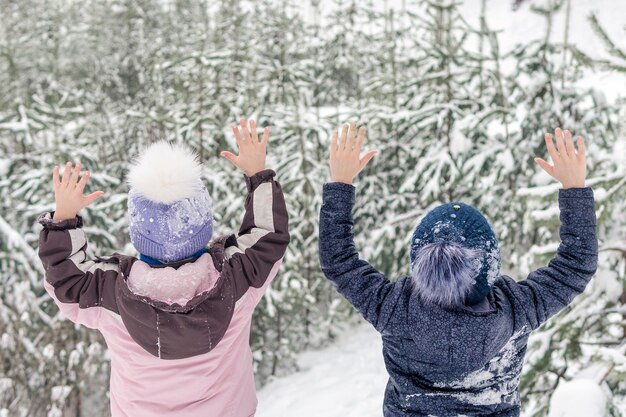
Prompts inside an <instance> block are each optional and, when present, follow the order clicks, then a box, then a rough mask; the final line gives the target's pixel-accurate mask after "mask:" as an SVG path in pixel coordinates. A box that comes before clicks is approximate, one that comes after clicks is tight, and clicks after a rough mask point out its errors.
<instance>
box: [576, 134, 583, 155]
mask: <svg viewBox="0 0 626 417" xmlns="http://www.w3.org/2000/svg"><path fill="white" fill-rule="evenodd" d="M576 144H577V145H578V157H579V158H584V157H585V140H584V139H583V137H582V136H577V137H576Z"/></svg>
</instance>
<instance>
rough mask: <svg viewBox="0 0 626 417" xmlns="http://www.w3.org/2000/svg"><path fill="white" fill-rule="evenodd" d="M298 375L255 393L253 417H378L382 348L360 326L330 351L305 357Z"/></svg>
mask: <svg viewBox="0 0 626 417" xmlns="http://www.w3.org/2000/svg"><path fill="white" fill-rule="evenodd" d="M298 363H299V365H300V367H301V371H300V372H297V373H295V374H292V375H289V376H286V377H282V378H277V379H276V380H274V381H273V382H271V383H269V384H268V385H266V386H265V387H263V388H262V389H261V390H260V391H259V393H258V398H259V406H258V412H257V417H292V416H298V417H320V416H323V417H380V416H381V415H382V403H383V393H384V390H385V385H386V383H387V372H386V371H385V365H384V363H383V357H382V342H381V339H380V336H379V335H378V333H376V331H375V330H374V328H373V327H372V326H370V325H369V324H367V323H363V324H360V325H358V326H357V327H355V328H354V329H350V330H349V331H348V332H346V334H343V335H342V336H341V337H340V338H339V340H338V341H337V342H336V343H335V344H333V345H332V346H330V347H328V348H326V349H323V350H319V351H311V352H305V353H303V354H302V355H300V359H299V360H298Z"/></svg>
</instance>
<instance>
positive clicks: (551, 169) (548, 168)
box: [535, 158, 554, 177]
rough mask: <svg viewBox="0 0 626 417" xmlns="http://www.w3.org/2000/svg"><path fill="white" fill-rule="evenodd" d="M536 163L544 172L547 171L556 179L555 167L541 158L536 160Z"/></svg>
mask: <svg viewBox="0 0 626 417" xmlns="http://www.w3.org/2000/svg"><path fill="white" fill-rule="evenodd" d="M535 162H536V163H537V165H539V166H540V167H541V168H542V169H543V170H544V171H546V172H547V173H548V174H550V175H551V176H553V177H554V167H553V166H552V165H550V164H549V163H547V162H546V161H544V160H543V159H541V158H535Z"/></svg>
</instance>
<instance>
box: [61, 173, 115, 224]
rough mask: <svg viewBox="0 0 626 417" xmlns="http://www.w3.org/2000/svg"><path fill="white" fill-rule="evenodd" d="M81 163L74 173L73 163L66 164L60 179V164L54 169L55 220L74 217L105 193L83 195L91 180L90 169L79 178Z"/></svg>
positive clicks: (97, 192)
mask: <svg viewBox="0 0 626 417" xmlns="http://www.w3.org/2000/svg"><path fill="white" fill-rule="evenodd" d="M80 168H81V163H80V162H77V163H76V168H74V172H73V173H72V163H71V162H68V163H67V164H65V171H64V172H63V179H62V180H59V166H58V165H56V166H55V167H54V170H53V171H52V185H53V186H54V199H55V201H56V209H55V211H54V217H53V219H54V220H59V221H60V220H65V219H73V218H74V217H76V215H77V214H78V212H79V211H80V209H82V208H84V207H87V206H88V205H90V204H91V203H93V202H94V201H95V200H96V199H98V198H100V197H102V195H104V192H103V191H96V192H93V193H91V194H89V195H83V190H84V189H85V185H87V181H89V171H87V172H85V173H84V174H83V176H82V177H81V178H80V181H79V180H78V176H79V174H80Z"/></svg>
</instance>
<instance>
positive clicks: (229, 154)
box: [220, 151, 239, 168]
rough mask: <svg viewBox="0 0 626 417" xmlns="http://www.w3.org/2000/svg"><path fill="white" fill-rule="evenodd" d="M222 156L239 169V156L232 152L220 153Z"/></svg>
mask: <svg viewBox="0 0 626 417" xmlns="http://www.w3.org/2000/svg"><path fill="white" fill-rule="evenodd" d="M220 156H222V157H224V158H226V159H228V160H229V161H230V162H231V163H232V164H233V165H235V166H236V167H238V165H237V156H236V155H235V154H233V153H232V152H228V151H222V152H220ZM238 168H239V167H238Z"/></svg>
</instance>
